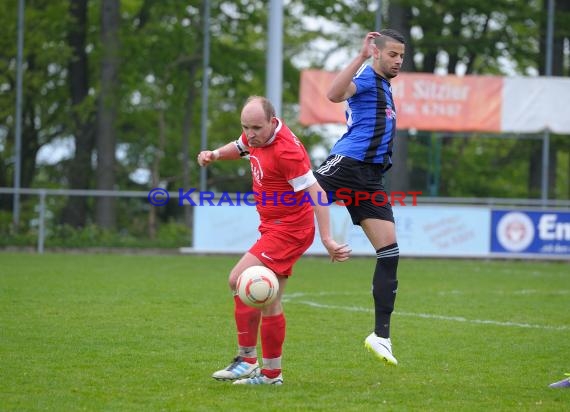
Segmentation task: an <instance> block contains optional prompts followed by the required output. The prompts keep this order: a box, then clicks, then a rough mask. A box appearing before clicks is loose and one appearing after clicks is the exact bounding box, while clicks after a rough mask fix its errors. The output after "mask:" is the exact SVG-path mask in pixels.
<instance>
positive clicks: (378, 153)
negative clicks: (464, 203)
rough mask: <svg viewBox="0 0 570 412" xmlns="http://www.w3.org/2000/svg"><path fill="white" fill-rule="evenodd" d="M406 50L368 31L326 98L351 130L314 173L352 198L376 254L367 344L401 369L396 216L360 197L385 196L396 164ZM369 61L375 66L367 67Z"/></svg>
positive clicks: (391, 36) (392, 38) (389, 35)
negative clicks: (396, 347)
mask: <svg viewBox="0 0 570 412" xmlns="http://www.w3.org/2000/svg"><path fill="white" fill-rule="evenodd" d="M404 50H405V40H404V37H403V36H402V35H401V34H400V33H398V32H397V31H395V30H391V29H384V30H381V31H380V32H370V33H368V34H367V35H366V37H365V39H364V41H363V45H362V48H361V50H360V53H359V54H358V56H356V57H355V58H354V59H353V60H352V61H351V62H350V63H349V64H348V66H346V67H345V68H344V69H343V70H341V71H340V72H339V74H338V75H337V77H336V78H335V79H334V80H333V82H332V84H331V86H330V88H329V91H328V93H327V97H328V99H329V100H331V101H333V102H336V103H339V102H343V101H345V102H346V124H347V130H346V133H344V135H343V136H342V137H341V138H340V139H339V140H338V141H337V142H336V143H335V145H334V147H333V148H332V150H331V153H330V156H329V157H328V158H327V160H326V161H325V162H324V163H323V164H322V165H321V166H320V167H319V168H318V169H317V172H316V173H315V177H316V178H317V180H318V181H319V183H320V184H321V186H322V188H323V189H324V190H325V191H326V192H328V193H331V194H333V193H335V192H337V191H339V189H342V193H343V198H344V199H346V196H345V195H346V193H347V190H348V191H349V192H350V193H352V194H353V195H354V197H353V198H352V199H351V201H348V202H345V204H346V207H347V209H348V212H349V213H350V216H351V218H352V222H353V223H354V224H355V225H360V226H361V227H362V229H363V230H364V233H365V234H366V236H367V237H368V239H369V240H370V243H371V244H372V246H373V247H374V250H375V251H376V268H375V270H374V277H373V280H372V295H373V297H374V308H375V327H374V332H372V333H371V334H370V335H369V336H368V337H367V338H366V340H365V341H364V343H365V346H366V348H368V350H370V351H371V352H372V353H374V354H375V355H376V356H377V357H378V358H380V359H382V360H384V361H385V362H386V363H387V364H391V365H397V364H398V361H397V360H396V358H395V357H394V355H393V354H392V343H391V340H390V318H391V314H392V312H393V310H394V302H395V300H396V291H397V288H398V280H397V275H396V272H397V268H398V258H399V255H400V253H399V249H398V243H397V241H396V229H395V225H394V215H393V213H392V208H391V205H390V203H389V202H385V201H384V202H383V201H382V200H383V199H382V198H379V199H377V200H374V199H367V200H363V199H362V192H366V193H369V194H370V195H371V196H372V194H373V193H377V192H384V186H383V175H384V173H385V172H386V171H387V170H388V169H389V168H390V166H391V165H392V146H393V143H394V137H395V136H396V108H395V105H394V100H393V99H392V88H391V86H390V80H391V79H392V78H394V77H396V76H397V75H398V72H399V71H400V68H401V66H402V61H403V59H404ZM370 58H372V65H369V64H366V62H367V60H368V59H370ZM357 194H358V195H359V196H358V197H357ZM333 197H334V195H333ZM344 199H343V200H344ZM329 200H331V201H332V200H338V199H329ZM379 204H382V205H381V206H380V205H379Z"/></svg>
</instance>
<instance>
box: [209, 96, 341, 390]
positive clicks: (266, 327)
mask: <svg viewBox="0 0 570 412" xmlns="http://www.w3.org/2000/svg"><path fill="white" fill-rule="evenodd" d="M241 126H242V133H241V135H240V137H239V138H238V139H237V140H236V141H233V142H230V143H228V144H226V145H225V146H223V147H220V148H218V149H216V150H213V151H210V150H205V151H202V152H200V153H199V154H198V163H199V164H200V165H201V166H207V165H208V164H210V163H211V162H213V161H216V160H230V159H239V158H240V157H248V158H249V161H250V164H251V174H252V180H253V192H254V196H255V200H256V208H257V212H258V213H259V217H260V221H261V223H260V226H259V232H260V233H261V237H260V238H259V239H258V240H257V242H256V243H255V244H254V245H253V246H252V247H251V248H250V249H249V250H248V251H247V252H246V253H245V254H244V255H243V256H242V258H241V259H240V260H239V261H238V263H237V264H236V265H235V266H234V267H233V269H232V270H231V272H230V275H229V286H230V289H231V290H232V291H233V293H234V302H235V310H234V315H235V322H236V326H237V339H238V355H237V357H236V358H235V359H234V360H233V362H232V363H231V364H230V365H229V366H228V367H227V368H225V369H222V370H219V371H216V372H214V374H213V375H212V377H213V378H214V379H218V380H230V381H234V384H273V385H281V384H282V383H283V376H282V373H281V355H282V349H283V343H284V341H285V324H286V322H285V315H284V313H283V306H282V304H281V296H282V294H283V291H284V290H285V286H286V284H287V280H288V279H289V276H291V274H292V271H293V265H294V264H295V262H296V261H297V260H299V258H300V257H301V255H302V254H303V253H304V252H305V251H306V250H307V249H308V248H309V247H310V246H311V244H312V243H313V240H314V235H315V225H314V216H316V219H317V223H318V226H319V234H320V236H321V240H322V242H323V245H324V246H325V248H326V249H327V251H328V253H329V255H330V257H331V259H332V260H333V261H339V262H341V261H344V260H346V259H348V257H349V254H350V249H349V248H348V246H347V245H339V244H338V243H337V242H336V241H335V240H333V238H332V236H331V233H330V218H329V210H328V207H327V205H326V202H327V196H326V194H325V193H324V191H323V189H322V188H321V187H320V185H319V183H318V182H317V180H316V178H315V177H314V176H313V172H312V170H311V163H310V159H309V156H308V154H307V151H306V150H305V148H304V147H303V145H302V144H301V142H300V141H299V140H298V139H297V137H296V136H295V135H294V134H293V132H292V131H291V130H290V129H289V128H288V127H287V126H286V125H285V123H284V122H283V120H281V119H279V118H277V117H276V115H275V109H274V107H273V105H272V104H271V102H270V101H269V100H268V99H266V98H264V97H260V96H252V97H250V98H249V99H248V100H247V102H246V103H245V105H244V107H243V109H242V112H241ZM313 213H314V215H313ZM257 265H264V266H267V267H268V268H269V269H271V270H272V271H273V272H275V274H276V275H277V277H278V279H279V293H278V295H277V299H276V300H275V301H274V302H273V303H272V304H270V305H269V306H268V307H265V308H263V309H261V310H260V309H256V308H253V307H250V306H247V305H245V304H244V303H243V302H242V301H241V300H240V299H239V297H238V296H237V294H236V282H237V279H238V277H239V275H240V274H241V273H242V272H243V271H244V270H245V269H246V268H248V267H250V266H257ZM258 331H259V332H260V335H261V351H262V361H263V362H262V367H261V369H260V368H259V363H258V359H257V358H258V356H257V338H258Z"/></svg>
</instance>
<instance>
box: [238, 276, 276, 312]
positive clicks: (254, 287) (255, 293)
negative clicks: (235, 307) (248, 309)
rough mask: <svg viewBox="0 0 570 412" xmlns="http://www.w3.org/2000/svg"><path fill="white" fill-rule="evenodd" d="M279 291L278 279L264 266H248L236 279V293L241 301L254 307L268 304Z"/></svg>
mask: <svg viewBox="0 0 570 412" xmlns="http://www.w3.org/2000/svg"><path fill="white" fill-rule="evenodd" d="M277 292H279V281H278V280H277V276H276V275H275V273H273V271H272V270H271V269H269V268H266V267H265V266H250V267H248V268H247V269H246V270H244V271H243V272H242V274H241V275H240V277H239V278H238V280H237V293H238V296H239V298H240V299H241V301H242V302H243V303H245V304H246V305H248V306H253V307H254V308H263V307H265V306H268V305H270V304H271V303H272V302H273V301H274V300H275V298H276V297H277Z"/></svg>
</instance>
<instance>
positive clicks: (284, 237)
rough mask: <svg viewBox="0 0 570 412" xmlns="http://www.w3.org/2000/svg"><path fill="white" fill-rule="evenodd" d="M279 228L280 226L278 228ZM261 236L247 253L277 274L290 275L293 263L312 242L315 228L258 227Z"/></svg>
mask: <svg viewBox="0 0 570 412" xmlns="http://www.w3.org/2000/svg"><path fill="white" fill-rule="evenodd" d="M280 229H281V228H280ZM259 231H260V232H261V237H260V238H259V239H258V240H257V242H255V244H254V245H253V246H252V247H251V248H250V249H249V253H251V254H252V255H254V256H255V257H256V258H258V259H259V260H261V262H262V263H263V264H264V265H265V266H267V267H268V268H269V269H271V270H272V271H274V272H275V273H276V274H278V275H283V276H291V274H292V273H293V265H294V264H295V262H297V261H298V260H299V258H300V257H301V256H302V255H303V253H305V251H306V250H307V249H308V248H309V247H310V246H311V245H312V244H313V240H314V239H315V228H314V226H313V227H309V228H305V229H287V230H286V231H284V230H282V229H281V230H275V228H270V229H268V228H260V229H259Z"/></svg>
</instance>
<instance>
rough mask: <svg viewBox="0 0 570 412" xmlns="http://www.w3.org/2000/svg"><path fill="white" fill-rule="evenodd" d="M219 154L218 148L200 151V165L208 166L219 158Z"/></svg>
mask: <svg viewBox="0 0 570 412" xmlns="http://www.w3.org/2000/svg"><path fill="white" fill-rule="evenodd" d="M218 157H219V154H218V153H217V151H216V150H204V151H202V152H200V153H198V164H199V165H200V166H208V165H209V164H210V163H212V162H213V161H214V160H217V159H218Z"/></svg>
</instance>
